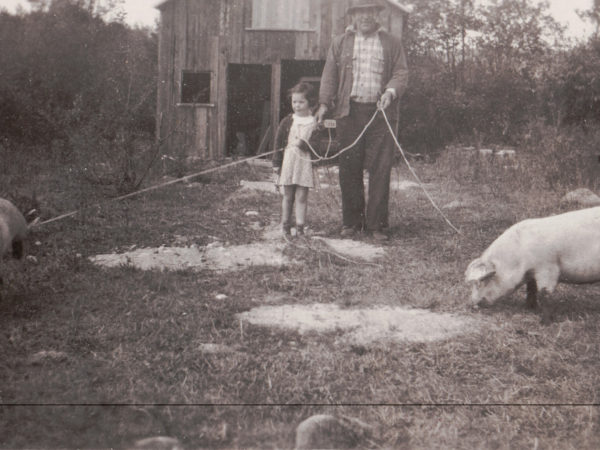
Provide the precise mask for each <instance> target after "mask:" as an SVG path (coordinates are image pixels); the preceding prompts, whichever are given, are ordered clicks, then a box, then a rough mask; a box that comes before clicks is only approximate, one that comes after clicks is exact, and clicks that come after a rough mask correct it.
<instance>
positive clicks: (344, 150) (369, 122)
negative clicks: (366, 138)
mask: <svg viewBox="0 0 600 450" xmlns="http://www.w3.org/2000/svg"><path fill="white" fill-rule="evenodd" d="M378 112H379V110H378V109H376V110H375V112H374V113H373V115H372V116H371V119H370V120H369V121H368V122H367V124H366V125H365V126H364V128H363V129H362V131H361V132H360V134H359V135H358V137H357V138H356V139H355V140H354V142H352V144H350V145H348V146H347V147H344V148H343V149H341V150H340V151H339V152H337V154H335V155H333V156H327V154H328V153H329V147H330V146H331V131H330V132H329V144H328V145H327V151H326V153H325V156H319V154H318V153H317V151H316V150H315V149H314V148H313V146H312V145H310V142H308V141H307V140H306V139H302V140H303V141H304V142H306V144H307V145H308V148H309V149H310V151H311V152H312V153H313V154H314V155H315V156H316V157H317V159H316V160H312V159H306V158H303V157H302V155H301V154H298V158H300V159H303V160H305V161H311V162H319V161H329V160H332V159H335V158H337V157H338V156H340V155H341V154H342V153H345V152H347V151H348V150H350V149H351V148H352V147H354V146H355V145H356V144H357V143H358V141H360V140H361V138H362V137H363V135H364V134H365V133H366V132H367V129H368V128H369V127H370V126H371V124H372V123H373V121H374V120H375V117H377V113H378ZM296 149H297V148H296Z"/></svg>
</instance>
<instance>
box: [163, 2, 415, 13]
mask: <svg viewBox="0 0 600 450" xmlns="http://www.w3.org/2000/svg"><path fill="white" fill-rule="evenodd" d="M171 1H173V0H160V1H155V5H154V7H155V8H157V9H161V8H162V7H163V6H164V5H166V4H167V3H169V2H171ZM385 3H387V4H388V5H390V6H393V7H395V8H396V9H398V10H399V11H400V12H402V13H403V14H410V12H411V8H409V7H408V6H405V5H403V4H402V3H400V1H399V0H385Z"/></svg>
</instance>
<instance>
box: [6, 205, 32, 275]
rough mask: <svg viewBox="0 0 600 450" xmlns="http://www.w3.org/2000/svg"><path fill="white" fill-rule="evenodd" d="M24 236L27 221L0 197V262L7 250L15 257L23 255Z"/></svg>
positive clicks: (15, 208)
mask: <svg viewBox="0 0 600 450" xmlns="http://www.w3.org/2000/svg"><path fill="white" fill-rule="evenodd" d="M26 236H27V222H26V221H25V218H24V217H23V214H21V212H20V211H19V210H18V209H17V207H16V206H15V205H13V204H12V203H11V202H9V201H8V200H5V199H3V198H0V263H1V262H2V257H3V256H4V255H5V254H7V253H9V252H12V256H14V257H15V258H21V257H22V256H23V240H24V239H25V237H26ZM1 282H2V276H1V274H0V283H1Z"/></svg>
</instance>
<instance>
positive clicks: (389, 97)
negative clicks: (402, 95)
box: [377, 91, 394, 109]
mask: <svg viewBox="0 0 600 450" xmlns="http://www.w3.org/2000/svg"><path fill="white" fill-rule="evenodd" d="M393 101H394V94H392V93H391V92H390V91H385V92H384V93H383V94H382V95H381V98H380V99H379V102H378V105H377V106H378V107H379V109H386V108H387V107H388V106H390V105H391V104H392V102H393Z"/></svg>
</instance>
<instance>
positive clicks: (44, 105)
mask: <svg viewBox="0 0 600 450" xmlns="http://www.w3.org/2000/svg"><path fill="white" fill-rule="evenodd" d="M37 3H39V4H38V6H37V8H34V10H33V11H32V12H30V13H21V14H19V15H10V14H7V13H5V12H4V13H0V67H2V77H0V80H1V81H0V105H1V106H0V122H2V123H3V124H6V126H3V127H2V128H1V129H0V139H2V140H5V141H6V142H8V141H10V142H12V143H13V144H17V143H19V144H30V145H33V146H37V147H39V146H42V147H44V148H46V152H47V153H48V157H57V156H58V157H60V158H63V159H65V161H69V162H77V160H84V161H85V160H87V161H88V163H90V162H93V160H98V161H97V162H102V163H105V164H110V165H111V166H112V167H111V170H110V172H111V173H112V175H115V174H116V172H120V173H119V175H118V178H123V177H126V176H129V177H131V174H129V175H128V174H126V173H124V172H123V171H124V170H129V169H130V168H127V166H130V165H131V157H132V155H131V152H132V151H133V150H132V149H133V148H135V146H134V145H133V144H134V143H135V142H136V140H139V139H141V138H145V139H152V137H153V133H154V126H155V125H154V115H155V96H156V76H157V69H156V61H157V58H156V53H157V39H156V34H155V33H153V32H151V31H149V30H145V29H131V28H129V27H127V26H126V25H124V24H123V23H121V22H118V21H117V22H110V23H107V22H105V21H104V20H103V18H102V16H101V14H100V13H98V12H97V10H95V9H94V8H93V6H94V2H86V1H82V0H53V1H45V2H37ZM57 153H58V154H57Z"/></svg>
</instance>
